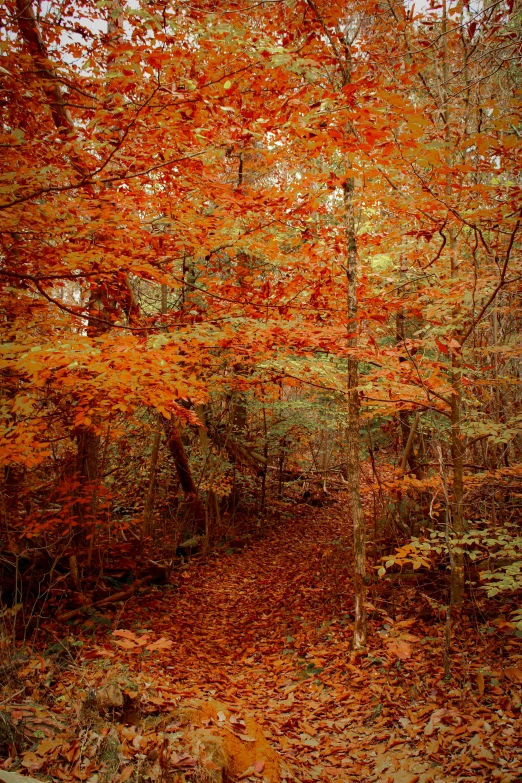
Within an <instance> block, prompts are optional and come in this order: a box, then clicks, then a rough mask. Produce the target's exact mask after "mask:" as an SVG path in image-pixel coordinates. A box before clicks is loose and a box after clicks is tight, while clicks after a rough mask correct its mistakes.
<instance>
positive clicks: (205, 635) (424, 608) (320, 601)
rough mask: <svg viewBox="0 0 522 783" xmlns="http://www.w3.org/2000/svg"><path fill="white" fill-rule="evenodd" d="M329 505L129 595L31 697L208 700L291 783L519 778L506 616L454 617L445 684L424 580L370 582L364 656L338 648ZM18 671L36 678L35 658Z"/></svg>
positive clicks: (338, 561) (159, 705)
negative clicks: (115, 691) (259, 735)
mask: <svg viewBox="0 0 522 783" xmlns="http://www.w3.org/2000/svg"><path fill="white" fill-rule="evenodd" d="M345 502H346V501H345V499H344V498H340V499H339V500H338V501H337V504H336V505H335V506H333V507H325V508H321V509H311V508H309V507H306V506H296V507H294V508H293V509H292V514H293V516H292V517H291V518H287V519H286V520H283V521H281V523H280V525H279V526H278V528H277V529H273V530H272V532H271V533H270V534H269V535H267V536H266V537H264V538H262V539H260V540H258V541H256V542H254V543H253V544H251V545H249V546H248V547H247V548H245V549H243V550H240V551H231V550H229V551H228V553H226V554H225V553H223V554H219V555H216V556H211V557H209V558H208V559H207V560H206V561H203V562H201V561H200V562H193V563H192V564H190V565H189V566H188V567H187V568H186V569H185V570H183V571H181V572H178V573H177V575H176V577H175V578H174V579H173V581H174V582H176V581H177V584H172V585H169V586H167V587H161V588H160V587H158V588H154V589H152V590H151V589H149V590H148V591H147V592H145V593H142V594H141V595H136V596H135V597H134V598H132V599H131V600H130V601H128V602H127V604H126V605H125V607H123V608H122V609H120V610H119V611H115V613H114V614H111V615H108V617H109V618H110V621H111V624H112V632H111V631H107V632H104V633H98V634H97V635H96V636H95V637H94V638H93V639H91V640H89V638H88V637H87V636H85V637H84V638H83V646H82V647H81V648H80V650H81V652H80V654H79V656H78V657H77V659H76V664H75V666H73V667H69V668H67V669H64V670H63V671H62V672H60V673H59V674H57V675H54V676H53V678H52V681H51V682H50V684H49V685H48V686H47V688H48V691H49V693H47V694H46V703H47V704H48V705H50V704H54V709H55V711H57V712H58V713H61V714H62V717H64V716H65V717H66V716H67V715H69V716H72V715H78V714H79V707H78V704H79V703H80V702H81V700H82V699H85V698H86V696H87V695H88V693H89V688H91V689H92V688H100V686H102V685H103V683H106V682H107V681H109V680H110V679H111V678H113V679H116V680H117V679H118V678H119V681H120V682H121V681H122V677H123V678H127V680H128V681H129V682H131V681H134V682H138V683H139V689H140V692H141V699H142V701H143V703H145V704H146V707H147V709H148V710H149V711H150V710H152V709H153V710H156V711H159V712H160V713H161V711H162V710H163V711H166V710H168V709H170V708H172V707H173V706H174V705H176V704H179V703H181V702H186V701H188V702H190V700H191V699H194V698H199V699H202V700H203V701H208V700H216V701H217V702H219V703H223V704H226V705H228V706H229V707H231V708H232V710H233V713H235V714H237V715H239V716H244V717H245V719H246V720H248V718H249V717H250V718H254V719H255V721H256V722H257V724H258V725H260V726H261V727H262V729H263V732H264V734H265V736H266V737H267V739H268V740H269V742H270V743H271V745H272V746H273V747H274V748H275V749H276V750H277V751H278V752H279V754H280V755H281V757H282V760H283V761H282V774H283V777H285V776H286V777H288V778H289V779H291V778H294V779H296V780H298V781H309V780H324V781H335V780H338V781H350V780H353V781H355V780H357V781H383V783H392V781H393V782H394V783H427V781H431V780H433V781H467V780H470V781H480V780H484V781H490V780H498V781H502V783H509V781H515V780H518V779H519V778H522V742H521V738H522V733H521V725H522V721H521V698H520V685H521V680H522V651H521V649H520V640H519V639H518V638H516V637H514V636H513V635H512V629H511V628H510V626H509V624H505V623H504V624H503V622H502V620H500V621H499V620H498V618H494V619H493V620H490V621H488V620H487V618H485V617H484V615H483V614H482V615H481V614H480V612H479V611H478V607H477V606H476V604H475V605H474V609H473V612H469V615H468V614H463V615H461V616H460V617H457V618H456V619H455V622H454V628H453V642H452V650H451V663H452V679H451V681H450V682H445V681H444V671H443V646H444V619H443V618H441V617H438V616H437V615H436V614H434V613H433V612H432V610H431V609H430V604H429V602H428V600H427V599H425V598H424V595H425V592H426V590H428V589H429V582H430V578H431V577H430V575H429V574H427V575H426V576H425V577H424V580H425V581H424V584H423V585H421V586H419V584H418V583H414V582H406V584H404V583H399V582H398V583H397V585H396V586H395V588H394V591H393V592H391V588H390V586H389V585H388V586H387V585H386V583H377V584H376V586H375V587H373V588H372V589H371V591H370V595H369V601H370V620H369V625H370V635H369V645H368V652H367V653H365V654H363V655H360V656H357V657H352V656H351V654H350V635H351V610H352V600H351V589H350V573H349V566H348V564H349V562H350V558H349V549H348V547H347V546H346V544H345V541H348V540H349V532H350V531H349V530H347V529H346V522H345ZM343 533H344V534H346V533H348V538H346V539H345V538H344V537H343ZM391 615H393V618H392V616H391ZM114 630H116V631H120V633H117V634H116V635H114ZM35 660H36V659H35ZM29 666H33V668H34V669H35V671H34V674H35V675H36V670H37V669H38V668H39V664H38V663H36V664H35V663H34V662H33V663H30V664H29ZM42 666H43V664H42ZM44 674H45V672H43V671H42V673H41V676H42V677H44ZM43 691H44V689H43V688H41V689H40V692H39V693H40V696H43V695H44V693H43ZM53 699H54V701H53ZM75 704H76V706H75ZM69 719H70V718H69ZM127 722H129V721H127ZM130 722H131V723H132V720H131V721H130ZM118 725H119V728H118V731H120V732H121V731H128V729H125V728H124V727H123V728H122V726H121V725H120V724H118ZM232 728H234V727H232ZM235 730H236V732H237V727H235ZM133 731H134V730H133ZM150 742H151V741H149V745H148V746H147V748H146V750H147V752H148V753H150V752H151V745H150ZM152 742H153V741H152ZM245 742H248V740H245ZM135 745H136V743H134V746H135ZM127 746H128V748H130V751H127V758H129V752H130V755H131V756H132V753H133V752H134V751H133V750H132V746H133V743H132V742H129V741H127ZM44 750H45V749H44ZM140 750H141V751H143V747H141V748H140V743H139V742H138V744H137V747H136V750H135V752H136V753H138V752H139V751H140ZM40 755H42V754H40ZM44 755H45V754H44ZM31 760H32V762H33V764H32V765H31V763H26V767H27V768H28V769H29V770H31V769H33V770H37V769H43V770H45V767H42V765H41V764H40V762H39V756H38V751H37V750H36V751H35V750H33V751H32V755H31V756H30V757H29V761H31ZM73 761H77V759H73ZM72 763H73V762H72V761H71V765H72ZM64 769H65V768H64V767H63V766H62V771H63V770H64ZM72 769H73V767H72V766H71V770H72ZM246 771H248V770H246ZM89 773H90V774H91V773H92V769H90V770H89ZM127 774H128V773H127ZM64 775H65V777H66V769H65V772H64V774H63V775H62V777H63V776H64ZM253 775H254V777H253V779H255V777H256V775H257V778H259V779H261V780H262V779H263V774H262V772H257V773H255V772H254V773H253ZM72 776H73V775H72ZM78 776H80V779H82V778H81V774H80V775H76V777H78ZM73 777H74V776H73ZM265 778H266V774H265ZM83 779H88V776H87V775H86V776H84V778H83ZM119 779H121V780H125V779H127V778H125V776H123V777H121V774H120V778H119ZM187 779H190V778H187ZM266 779H268V778H266Z"/></svg>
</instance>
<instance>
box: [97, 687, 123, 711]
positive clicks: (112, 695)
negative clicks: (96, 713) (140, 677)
mask: <svg viewBox="0 0 522 783" xmlns="http://www.w3.org/2000/svg"><path fill="white" fill-rule="evenodd" d="M96 704H97V705H98V707H99V708H100V709H102V710H106V709H108V708H109V707H123V693H122V690H121V688H120V686H119V685H118V683H117V682H109V683H107V684H106V685H102V687H101V688H98V690H97V691H96Z"/></svg>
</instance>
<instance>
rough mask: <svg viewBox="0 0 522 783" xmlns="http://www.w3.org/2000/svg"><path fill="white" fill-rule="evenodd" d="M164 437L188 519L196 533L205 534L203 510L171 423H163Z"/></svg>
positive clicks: (180, 443)
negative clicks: (172, 461)
mask: <svg viewBox="0 0 522 783" xmlns="http://www.w3.org/2000/svg"><path fill="white" fill-rule="evenodd" d="M165 435H166V444H167V448H168V450H169V451H170V453H171V455H172V458H173V459H174V464H175V466H176V472H177V474H178V478H179V483H180V484H181V488H182V490H183V493H184V495H185V501H186V503H187V510H188V514H189V517H190V518H191V520H193V521H194V523H195V525H196V532H197V533H205V509H204V508H203V503H202V502H201V498H200V497H199V493H198V489H197V487H196V484H195V483H194V479H193V477H192V473H191V470H190V466H189V464H188V459H187V455H186V453H185V447H184V446H183V443H182V441H181V435H180V433H179V430H178V429H177V427H176V426H175V425H174V424H173V423H172V422H165Z"/></svg>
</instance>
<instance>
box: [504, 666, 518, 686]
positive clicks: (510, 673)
mask: <svg viewBox="0 0 522 783" xmlns="http://www.w3.org/2000/svg"><path fill="white" fill-rule="evenodd" d="M504 674H505V675H506V677H507V678H508V680H511V682H522V669H520V668H519V667H518V666H508V667H507V668H506V669H504Z"/></svg>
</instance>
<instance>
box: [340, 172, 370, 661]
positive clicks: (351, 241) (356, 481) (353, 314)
mask: <svg viewBox="0 0 522 783" xmlns="http://www.w3.org/2000/svg"><path fill="white" fill-rule="evenodd" d="M354 187H355V183H354V180H353V177H349V178H348V179H347V180H346V182H345V185H344V220H345V233H346V251H347V265H346V276H347V283H348V286H347V288H348V303H347V304H348V350H349V354H348V373H347V382H348V384H347V385H348V425H347V428H346V435H347V444H346V445H347V448H346V473H347V479H348V491H349V493H350V509H351V512H352V522H353V557H354V575H353V586H354V598H355V623H354V629H353V648H354V650H362V649H363V648H364V647H365V646H366V609H365V601H366V524H365V520H364V514H363V510H362V503H361V483H360V482H361V479H360V466H359V459H360V442H359V441H360V436H359V407H360V404H359V390H358V388H357V386H358V384H359V362H358V360H357V357H356V356H355V355H354V351H355V350H356V349H357V343H358V337H357V329H358V327H357V243H356V236H355V210H354Z"/></svg>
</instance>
